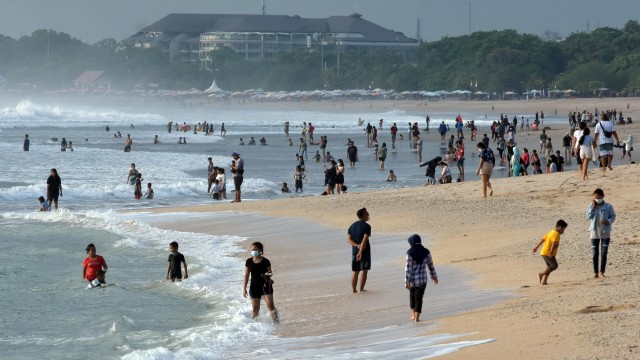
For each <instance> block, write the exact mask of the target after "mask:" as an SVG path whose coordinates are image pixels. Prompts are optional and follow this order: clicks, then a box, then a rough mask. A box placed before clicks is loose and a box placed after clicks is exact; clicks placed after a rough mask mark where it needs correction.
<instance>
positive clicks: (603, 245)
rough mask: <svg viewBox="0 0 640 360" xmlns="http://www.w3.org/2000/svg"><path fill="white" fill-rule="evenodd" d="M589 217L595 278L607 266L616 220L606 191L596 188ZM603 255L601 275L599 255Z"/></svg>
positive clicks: (602, 272) (602, 275) (589, 208)
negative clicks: (612, 230) (606, 196)
mask: <svg viewBox="0 0 640 360" xmlns="http://www.w3.org/2000/svg"><path fill="white" fill-rule="evenodd" d="M587 219H588V220H591V225H590V227H589V230H591V254H592V255H593V272H594V274H595V275H594V276H593V277H594V278H596V279H597V278H598V277H603V278H604V271H605V268H606V267H607V253H608V251H609V241H610V240H611V224H613V222H614V221H616V212H615V211H614V210H613V206H611V204H609V203H607V202H605V201H604V191H603V190H602V189H596V190H595V191H594V192H593V200H592V201H591V204H590V205H589V207H588V208H587ZM600 255H601V261H600V275H598V257H599V256H600Z"/></svg>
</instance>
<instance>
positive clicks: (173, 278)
mask: <svg viewBox="0 0 640 360" xmlns="http://www.w3.org/2000/svg"><path fill="white" fill-rule="evenodd" d="M170 278H171V281H182V272H180V273H173V272H172V273H171V274H170Z"/></svg>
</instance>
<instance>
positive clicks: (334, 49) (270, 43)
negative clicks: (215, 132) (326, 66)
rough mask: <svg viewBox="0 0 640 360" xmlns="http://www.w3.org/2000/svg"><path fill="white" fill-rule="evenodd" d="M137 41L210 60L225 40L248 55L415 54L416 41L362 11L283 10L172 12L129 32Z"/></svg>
mask: <svg viewBox="0 0 640 360" xmlns="http://www.w3.org/2000/svg"><path fill="white" fill-rule="evenodd" d="M129 40H130V41H133V42H134V43H135V46H137V47H142V48H148V47H158V48H160V49H162V50H163V51H165V52H167V53H168V54H169V56H170V57H171V59H172V60H180V61H191V62H197V61H199V62H200V63H201V65H202V67H204V68H209V67H210V65H211V52H212V51H214V50H216V49H218V48H219V47H222V46H226V47H229V48H231V49H233V50H234V51H235V52H237V53H238V54H241V55H242V56H243V57H244V58H245V59H246V60H256V61H259V60H263V59H272V58H276V57H277V56H278V55H279V54H280V53H283V52H291V51H294V50H296V49H301V48H302V49H306V50H307V51H317V52H322V53H324V54H340V53H346V52H353V53H355V54H357V55H358V56H366V55H369V54H373V53H381V52H386V53H391V54H394V55H397V56H398V57H399V58H400V59H401V60H402V61H404V62H410V63H414V62H416V60H417V55H416V48H417V46H418V41H417V40H415V39H411V38H408V37H406V36H405V35H403V34H402V33H400V32H396V31H393V30H389V29H385V28H383V27H382V26H379V25H376V24H374V23H372V22H370V21H367V20H364V19H363V18H362V16H361V15H360V14H353V15H351V16H331V17H328V18H326V19H305V18H301V17H299V16H287V15H232V14H170V15H167V16H166V17H164V18H162V19H160V20H158V21H156V22H155V23H153V24H151V25H149V26H147V27H145V28H144V29H142V30H140V31H139V32H138V33H137V34H135V35H133V36H131V37H130V38H129Z"/></svg>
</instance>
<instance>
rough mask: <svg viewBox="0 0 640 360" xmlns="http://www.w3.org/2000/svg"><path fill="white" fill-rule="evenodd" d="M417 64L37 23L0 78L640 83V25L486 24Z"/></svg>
mask: <svg viewBox="0 0 640 360" xmlns="http://www.w3.org/2000/svg"><path fill="white" fill-rule="evenodd" d="M417 52H418V61H417V63H415V64H409V63H403V62H402V61H400V59H399V58H397V57H396V56H394V55H391V54H382V53H381V54H377V55H368V56H357V54H355V53H353V52H349V51H346V52H343V53H341V54H340V57H339V59H338V56H337V55H335V54H331V53H329V52H328V51H326V52H325V53H324V54H319V53H317V52H308V51H305V50H299V51H295V52H292V53H284V54H282V55H281V56H280V57H279V58H277V59H272V60H263V61H260V62H255V61H246V60H244V59H242V58H241V56H239V55H238V54H236V53H235V52H234V51H232V50H231V49H228V48H222V49H219V50H216V51H214V52H213V53H212V61H213V62H212V66H211V69H202V68H201V67H200V63H198V62H193V63H185V62H180V61H171V60H170V59H169V55H168V54H166V53H163V52H162V51H160V50H159V49H157V48H138V47H135V46H134V44H133V43H131V42H128V41H127V40H123V41H116V40H114V39H103V40H101V41H98V42H96V43H95V44H86V43H84V42H82V41H80V40H78V39H75V38H73V37H71V36H70V35H68V34H65V33H62V32H56V31H53V30H37V31H34V32H33V33H32V34H31V35H26V36H22V37H20V38H19V39H13V38H11V37H7V36H3V35H0V79H3V78H4V81H3V82H0V85H1V84H2V83H4V84H5V85H4V86H5V87H12V86H14V87H15V86H16V85H17V84H21V83H30V84H34V85H36V86H37V87H38V88H39V89H65V88H70V87H73V80H74V79H75V78H76V77H78V76H79V75H80V74H81V73H82V72H83V71H85V70H104V71H106V73H107V74H108V77H109V79H110V81H111V87H112V88H113V89H120V90H130V89H133V88H134V87H135V86H139V85H140V79H141V78H143V77H144V74H145V73H148V72H149V71H150V70H160V73H161V74H162V75H161V76H160V78H159V84H158V85H159V88H162V89H190V88H198V89H205V88H206V87H207V86H208V85H209V84H210V83H211V80H212V79H213V78H215V79H216V81H217V82H218V84H219V85H220V87H222V88H223V89H226V90H245V89H250V88H254V89H255V88H262V89H264V90H271V91H274V90H285V91H292V90H315V89H328V90H331V89H366V88H383V89H395V90H396V91H404V90H411V91H413V90H427V91H436V90H457V89H460V90H470V91H486V92H498V93H501V92H505V91H514V92H516V93H519V92H523V91H527V90H533V89H538V90H540V89H574V90H576V91H578V92H580V93H583V94H590V93H593V92H594V91H596V90H597V89H602V88H608V89H610V90H612V91H621V92H628V93H633V92H637V91H638V90H640V24H638V22H637V21H629V22H627V23H626V24H625V25H624V27H623V28H621V29H615V28H610V27H603V28H598V29H596V30H594V31H591V32H578V33H573V34H571V35H569V36H567V37H566V38H565V39H563V40H559V39H558V37H557V36H554V37H546V36H545V38H544V39H543V38H541V37H538V36H535V35H531V34H519V33H518V32H517V31H515V30H502V31H479V32H475V33H472V34H470V35H465V36H458V37H444V38H442V39H441V40H438V41H433V42H426V43H422V44H420V46H419V47H418V49H417Z"/></svg>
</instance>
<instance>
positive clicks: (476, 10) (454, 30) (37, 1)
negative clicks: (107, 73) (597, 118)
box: [0, 0, 640, 44]
mask: <svg viewBox="0 0 640 360" xmlns="http://www.w3.org/2000/svg"><path fill="white" fill-rule="evenodd" d="M265 3H266V14H267V15H289V16H293V15H299V16H301V17H304V18H325V17H329V16H348V15H351V14H353V13H356V12H357V13H359V14H362V16H363V18H364V19H366V20H368V21H371V22H373V23H375V24H378V25H380V26H382V27H385V28H387V29H391V30H394V31H399V32H402V33H403V34H404V35H405V36H407V37H410V38H413V39H417V38H418V36H417V35H418V32H417V30H418V22H419V23H420V26H419V27H420V35H421V36H420V37H421V38H422V40H424V41H427V42H432V41H437V40H440V39H442V38H443V37H455V36H461V35H468V34H469V33H473V32H477V31H492V30H507V29H513V30H516V31H517V32H518V33H526V34H533V35H537V36H541V37H542V36H543V35H544V33H545V32H550V33H555V34H557V35H559V36H560V37H561V38H566V37H567V36H568V35H570V34H571V33H576V32H585V31H592V30H595V29H597V28H602V27H611V28H618V29H619V28H621V27H623V26H624V24H625V23H626V22H627V21H629V20H636V21H637V20H638V15H636V16H635V17H634V16H631V15H629V14H640V2H638V1H633V0H618V1H615V2H613V3H603V2H601V1H596V0H566V1H562V2H560V3H557V2H554V1H553V0H540V1H537V2H535V3H532V2H529V1H525V0H494V1H492V2H491V3H484V4H482V5H480V4H478V0H454V1H444V0H405V1H403V2H400V3H397V2H391V1H390V0H368V1H362V0H360V1H358V0H352V1H344V0H325V1H323V2H321V3H316V2H313V1H311V0H299V1H296V2H293V1H290V0H265ZM261 6H262V1H261V0H251V1H237V0H236V1H234V0H218V1H216V2H215V5H212V3H211V1H209V0H191V1H189V2H188V3H186V4H177V3H175V2H174V1H170V0H139V1H135V2H130V1H127V0H113V1H111V2H109V3H89V2H86V1H83V0H58V1H56V2H49V1H43V0H21V1H11V0H9V1H8V3H7V4H3V11H2V13H0V34H2V35H4V36H9V37H11V38H14V39H18V38H20V37H21V36H24V35H31V34H32V33H33V32H34V31H36V30H40V29H45V30H46V29H51V30H55V31H57V32H63V33H67V34H69V35H70V36H72V37H74V38H76V39H79V40H81V41H83V42H85V43H89V44H94V43H95V42H97V41H100V40H102V39H105V38H113V39H115V40H117V41H122V40H124V39H126V38H127V37H129V36H131V35H133V34H135V33H136V32H138V31H139V30H140V29H142V28H144V27H145V26H148V25H149V24H151V23H153V22H155V21H157V20H159V19H161V18H163V17H165V16H167V15H169V14H170V13H202V14H260V13H261V11H262V8H261ZM496 14H498V15H496ZM418 19H419V20H418Z"/></svg>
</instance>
